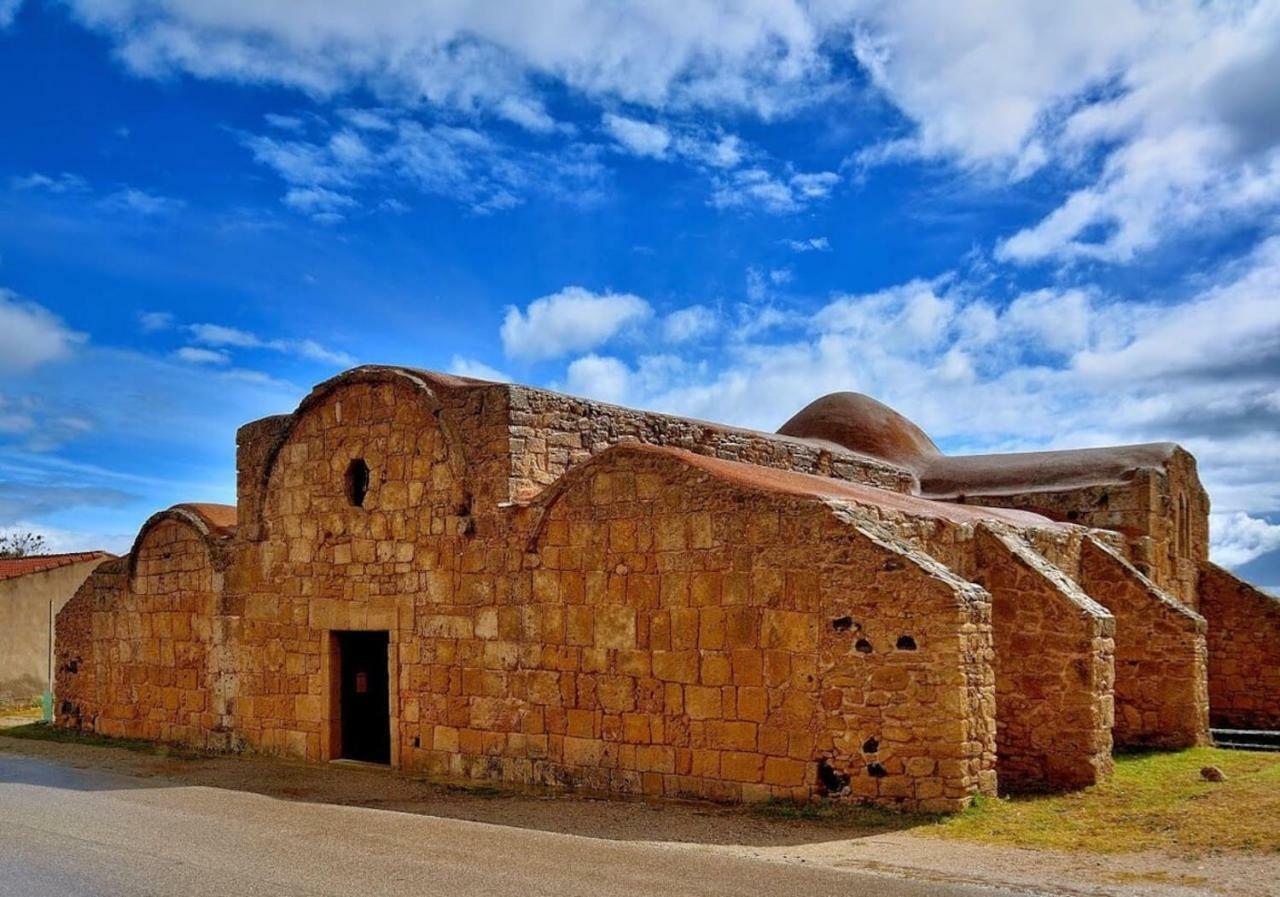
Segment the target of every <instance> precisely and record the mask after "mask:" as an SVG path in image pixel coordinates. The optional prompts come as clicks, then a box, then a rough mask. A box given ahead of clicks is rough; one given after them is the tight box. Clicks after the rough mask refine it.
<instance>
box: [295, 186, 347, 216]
mask: <svg viewBox="0 0 1280 897" xmlns="http://www.w3.org/2000/svg"><path fill="white" fill-rule="evenodd" d="M282 202H283V203H284V204H285V205H286V206H288V207H289V208H291V209H293V210H294V211H295V212H302V213H303V214H304V215H310V216H311V218H313V219H314V220H317V221H320V222H321V223H324V224H332V223H334V222H335V221H340V220H341V219H342V217H343V216H342V213H341V212H340V211H339V210H340V209H349V208H351V207H353V206H356V205H359V203H357V202H356V201H355V200H354V199H352V198H351V197H350V196H347V195H346V194H343V193H338V192H336V191H334V190H327V189H325V188H324V187H291V188H289V190H288V192H287V193H285V195H284V199H283V200H282Z"/></svg>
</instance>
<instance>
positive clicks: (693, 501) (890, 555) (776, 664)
mask: <svg viewBox="0 0 1280 897" xmlns="http://www.w3.org/2000/svg"><path fill="white" fill-rule="evenodd" d="M605 461H606V459H604V458H602V459H601V463H596V464H589V465H587V466H586V467H585V468H582V469H580V470H579V471H577V472H576V474H577V475H576V476H575V475H574V474H571V475H570V480H571V481H572V482H571V483H570V484H569V485H568V486H567V487H566V488H565V489H564V491H563V492H561V493H560V494H559V495H558V496H556V497H555V498H554V500H553V501H551V502H549V504H548V505H547V507H546V510H545V512H544V513H545V518H544V519H543V520H542V521H541V522H540V525H539V530H538V535H537V539H536V542H535V543H534V544H535V545H536V547H537V549H538V550H537V553H536V557H538V558H540V559H542V560H541V562H540V563H539V564H538V565H537V566H536V567H535V569H534V570H533V571H532V577H533V580H532V581H533V599H534V607H539V608H541V607H548V606H549V607H550V608H555V609H556V610H555V611H553V618H555V619H556V620H557V622H558V616H559V614H558V610H559V608H560V607H561V606H563V610H564V613H565V615H566V617H565V626H566V629H565V632H566V636H567V637H568V638H569V639H570V643H571V644H572V641H573V630H574V627H573V621H574V619H575V618H578V617H581V618H584V619H585V618H587V617H590V618H591V619H592V620H593V621H594V627H595V629H594V632H595V637H594V640H593V641H589V642H588V641H586V640H585V632H586V631H587V627H586V624H585V623H584V624H583V626H582V627H581V630H582V631H583V632H584V636H583V641H584V642H585V643H584V645H583V654H582V661H583V662H584V663H591V664H593V665H596V666H599V668H600V672H601V673H602V674H604V675H602V676H601V677H599V678H598V679H597V681H596V683H595V687H594V689H592V688H590V687H588V689H587V692H586V700H587V701H588V703H587V705H586V706H585V707H582V706H578V707H576V708H574V709H576V710H579V711H581V710H587V711H588V712H589V714H590V717H589V718H590V720H591V727H590V728H588V727H587V726H586V724H585V721H584V724H583V726H582V728H581V729H580V730H579V732H578V735H579V737H580V738H581V739H583V740H582V741H576V740H573V736H572V734H571V733H570V734H567V735H566V739H565V741H564V749H565V750H566V751H569V752H570V753H569V754H568V755H566V760H569V759H571V758H572V756H573V753H574V752H576V751H578V750H579V749H581V750H583V751H585V752H586V756H587V757H590V758H595V757H599V758H601V759H602V760H603V761H604V762H605V763H606V764H611V763H616V764H617V768H618V771H619V773H618V774H620V775H621V776H623V778H624V780H626V779H627V778H629V777H633V778H634V779H635V780H636V781H637V782H638V783H639V784H640V785H641V787H643V788H644V790H646V791H660V792H661V793H665V794H692V795H704V796H707V795H710V796H720V797H726V796H727V797H731V798H735V799H737V798H751V797H760V796H764V795H766V794H773V795H778V796H804V795H807V794H810V793H813V792H814V791H815V790H818V791H823V790H826V791H841V790H843V789H845V788H847V789H848V790H849V792H850V793H852V794H853V795H855V796H857V797H861V798H865V799H869V800H874V801H876V802H879V803H882V804H889V805H897V806H902V807H906V808H913V809H924V810H947V809H955V808H957V807H959V806H963V805H964V804H965V803H966V802H967V801H968V800H969V798H970V797H971V796H972V795H973V794H974V793H978V792H979V791H985V792H988V793H989V792H990V791H991V790H992V789H993V788H994V777H993V776H992V775H991V773H990V764H991V762H992V760H993V754H994V750H993V748H994V745H993V742H992V737H993V731H992V725H991V714H992V712H993V709H994V695H993V684H992V681H991V671H990V665H989V658H990V623H989V617H988V612H989V608H988V602H987V597H986V595H985V594H984V593H982V592H981V590H978V589H976V588H974V587H973V586H971V585H969V584H967V583H964V582H962V581H960V580H957V579H956V578H955V577H954V576H951V575H950V574H949V573H947V571H945V569H943V568H942V567H941V566H940V565H937V564H936V562H933V561H931V560H930V559H928V558H927V557H925V556H923V555H919V554H917V553H915V552H913V551H911V550H910V549H909V548H908V547H907V546H905V544H903V543H895V542H893V541H891V540H889V539H888V538H886V537H885V536H884V535H883V534H878V533H875V532H873V531H867V530H865V529H863V528H861V527H860V526H859V525H857V524H856V523H855V522H853V521H851V520H850V519H849V518H847V517H842V516H840V515H838V514H837V513H834V512H833V510H832V509H831V508H829V507H827V506H826V505H825V504H823V503H821V502H815V501H804V500H799V499H791V498H781V497H779V496H776V495H772V494H769V493H768V492H763V491H762V492H758V493H752V492H751V491H749V490H744V489H741V488H734V487H732V486H729V485H727V484H726V483H724V482H723V481H720V480H718V479H716V478H715V477H711V476H707V475H706V474H705V473H703V472H701V471H700V470H699V469H698V468H696V467H691V466H690V465H689V463H688V462H686V461H682V460H672V459H671V458H669V457H666V456H663V455H653V454H650V453H646V452H641V451H625V452H614V453H613V454H612V455H611V456H610V457H609V458H608V459H607V463H604V462H605ZM602 620H603V621H607V622H606V629H605V630H604V632H603V633H602V631H601V621H602ZM546 636H547V633H546V632H545V631H544V632H543V634H542V637H543V639H544V640H545V638H546ZM558 637H559V630H558V629H556V630H555V631H553V633H552V638H553V639H558ZM601 649H603V650H601ZM615 651H616V652H617V653H615ZM593 658H594V659H593ZM577 678H578V682H579V688H577V689H570V688H568V687H567V683H566V681H565V678H564V676H563V674H562V676H561V679H560V683H559V684H560V688H559V690H558V691H553V690H548V692H547V693H548V694H550V695H551V696H552V699H553V703H555V704H559V703H560V700H561V698H562V697H563V696H567V695H575V696H576V699H577V701H578V702H579V704H581V702H582V700H583V697H584V695H583V691H582V689H581V684H582V681H583V680H582V677H581V675H580V674H579V675H578V677H577ZM592 690H594V692H595V700H594V701H592V699H591V697H590V695H591V692H592ZM565 712H566V713H567V714H568V715H569V716H570V718H572V717H574V716H575V714H574V712H573V710H566V711H565ZM546 715H547V719H549V720H555V721H556V725H557V726H559V716H558V713H556V712H555V711H554V710H553V709H551V708H548V709H547V711H546ZM615 741H618V742H620V746H619V747H618V750H617V754H616V757H617V759H616V760H615V759H614V755H613V751H612V750H611V746H612V744H613V743H614V742H615ZM633 745H634V747H635V750H636V759H635V760H634V761H633V760H632V746H633ZM655 756H656V757H657V758H658V761H659V765H658V767H657V768H646V764H652V763H653V762H654V758H655ZM580 758H581V755H579V759H580ZM553 759H554V742H553ZM633 762H634V763H636V764H638V767H633V766H632V763H633ZM592 765H594V764H592Z"/></svg>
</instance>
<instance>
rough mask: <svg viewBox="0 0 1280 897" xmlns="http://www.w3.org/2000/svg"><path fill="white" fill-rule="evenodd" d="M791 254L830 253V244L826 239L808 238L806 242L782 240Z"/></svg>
mask: <svg viewBox="0 0 1280 897" xmlns="http://www.w3.org/2000/svg"><path fill="white" fill-rule="evenodd" d="M782 243H783V245H784V246H786V247H787V248H788V249H790V250H791V251H792V252H830V251H831V243H830V241H828V240H827V238H826V237H809V238H808V239H806V240H783V241H782Z"/></svg>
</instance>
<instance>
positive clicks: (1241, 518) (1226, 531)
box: [1209, 512, 1280, 567]
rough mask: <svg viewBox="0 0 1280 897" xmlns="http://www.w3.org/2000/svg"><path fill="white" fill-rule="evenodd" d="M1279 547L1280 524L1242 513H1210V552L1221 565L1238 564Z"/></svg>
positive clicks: (1230, 565) (1231, 565) (1279, 548)
mask: <svg viewBox="0 0 1280 897" xmlns="http://www.w3.org/2000/svg"><path fill="white" fill-rule="evenodd" d="M1276 550H1280V524H1275V523H1268V522H1267V521H1266V520H1262V519H1259V518H1257V517H1251V516H1249V515H1248V514H1245V513H1242V512H1236V513H1234V514H1210V515H1209V553H1210V554H1211V555H1212V556H1213V559H1214V560H1215V561H1217V562H1218V563H1219V564H1222V565H1223V566H1224V567H1238V566H1240V565H1241V564H1247V563H1248V562H1249V561H1251V560H1253V559H1254V558H1258V557H1262V555H1264V554H1267V553H1268V552H1271V551H1276Z"/></svg>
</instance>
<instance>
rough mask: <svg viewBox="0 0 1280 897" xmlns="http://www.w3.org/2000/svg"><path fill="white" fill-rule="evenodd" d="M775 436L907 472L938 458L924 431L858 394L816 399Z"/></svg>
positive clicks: (897, 414) (848, 393) (834, 395)
mask: <svg viewBox="0 0 1280 897" xmlns="http://www.w3.org/2000/svg"><path fill="white" fill-rule="evenodd" d="M778 432H779V433H780V434H782V435H783V436H794V437H797V438H800V439H817V440H821V441H823V442H830V443H834V444H836V445H838V446H841V447H843V448H846V449H849V450H850V451H854V452H859V453H861V454H863V455H870V456H871V457H873V458H879V459H880V460H882V461H888V462H889V463H890V464H896V465H898V466H899V467H905V468H908V469H910V470H918V469H919V468H920V467H921V466H922V465H923V464H924V463H925V462H927V461H929V460H930V459H933V458H936V457H938V455H939V454H940V453H939V451H938V447H937V446H936V445H934V443H933V440H932V439H930V438H929V435H928V434H927V433H925V432H924V430H921V429H920V428H919V427H917V426H916V425H915V424H913V423H912V422H911V421H909V420H908V419H907V418H905V417H903V416H902V415H901V414H899V413H898V412H896V411H894V410H893V409H892V408H890V407H889V406H888V405H885V404H884V403H882V402H877V401H876V400H875V399H873V398H871V396H867V395H863V394H862V393H859V392H833V393H831V394H830V395H825V396H823V397H822V398H820V399H815V400H814V401H812V402H810V403H809V404H808V405H806V406H805V407H804V408H802V409H801V410H800V411H799V412H798V413H797V414H796V415H795V416H794V417H792V418H791V420H789V421H787V422H786V423H785V424H783V425H782V427H781V428H780V429H779V430H778Z"/></svg>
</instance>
